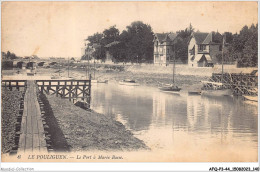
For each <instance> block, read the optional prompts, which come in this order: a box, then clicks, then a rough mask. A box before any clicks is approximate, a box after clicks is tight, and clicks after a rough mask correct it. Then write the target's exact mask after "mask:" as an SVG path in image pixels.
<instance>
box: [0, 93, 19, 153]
mask: <svg viewBox="0 0 260 172" xmlns="http://www.w3.org/2000/svg"><path fill="white" fill-rule="evenodd" d="M21 97H22V91H17V90H12V91H10V90H6V89H2V115H1V125H2V135H1V136H2V139H1V140H2V153H8V152H10V151H11V149H12V148H13V147H14V146H15V124H16V119H17V116H18V115H19V104H20V100H21Z"/></svg>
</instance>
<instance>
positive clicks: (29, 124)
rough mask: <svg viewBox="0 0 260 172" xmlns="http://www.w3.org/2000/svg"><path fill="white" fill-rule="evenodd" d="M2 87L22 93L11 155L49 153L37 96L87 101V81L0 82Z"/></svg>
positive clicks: (89, 89)
mask: <svg viewBox="0 0 260 172" xmlns="http://www.w3.org/2000/svg"><path fill="white" fill-rule="evenodd" d="M2 88H5V89H9V90H13V89H17V90H21V91H24V97H23V100H22V102H21V104H20V112H19V115H18V117H17V123H16V136H15V142H16V144H17V145H16V146H15V148H13V150H12V153H14V152H15V153H17V152H28V151H30V152H39V151H41V152H42V151H49V149H48V147H49V143H48V140H49V138H48V137H49V134H48V132H47V131H46V130H45V128H46V127H48V126H46V122H45V117H46V116H45V115H47V114H45V112H44V111H42V108H41V103H39V102H41V100H39V99H40V98H39V96H38V93H46V94H55V95H56V96H60V97H61V98H67V99H69V100H74V99H78V98H80V99H82V100H86V101H89V102H90V91H91V81H90V80H2Z"/></svg>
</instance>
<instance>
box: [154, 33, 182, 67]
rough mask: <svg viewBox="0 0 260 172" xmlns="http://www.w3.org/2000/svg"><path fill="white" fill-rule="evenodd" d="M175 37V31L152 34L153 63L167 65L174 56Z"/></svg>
mask: <svg viewBox="0 0 260 172" xmlns="http://www.w3.org/2000/svg"><path fill="white" fill-rule="evenodd" d="M176 38H177V34H176V33H156V34H155V35H154V40H153V42H154V64H156V65H166V66H167V65H168V64H169V63H170V61H172V58H173V57H174V46H173V43H174V41H175V40H176Z"/></svg>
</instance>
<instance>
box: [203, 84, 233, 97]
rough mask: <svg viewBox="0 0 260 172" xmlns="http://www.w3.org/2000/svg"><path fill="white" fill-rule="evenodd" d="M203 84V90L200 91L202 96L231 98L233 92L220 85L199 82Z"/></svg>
mask: <svg viewBox="0 0 260 172" xmlns="http://www.w3.org/2000/svg"><path fill="white" fill-rule="evenodd" d="M201 82H202V83H203V88H202V90H201V94H202V95H207V96H232V95H233V92H232V90H231V89H229V88H225V87H224V85H223V84H222V83H219V82H210V81H201Z"/></svg>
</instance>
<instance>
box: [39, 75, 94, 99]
mask: <svg viewBox="0 0 260 172" xmlns="http://www.w3.org/2000/svg"><path fill="white" fill-rule="evenodd" d="M35 82H36V84H37V85H38V88H39V90H40V91H41V92H42V93H43V92H45V93H47V94H52V95H56V96H60V97H61V98H67V99H69V100H70V101H71V100H73V99H81V100H86V101H87V102H90V94H91V80H36V81H35Z"/></svg>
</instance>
